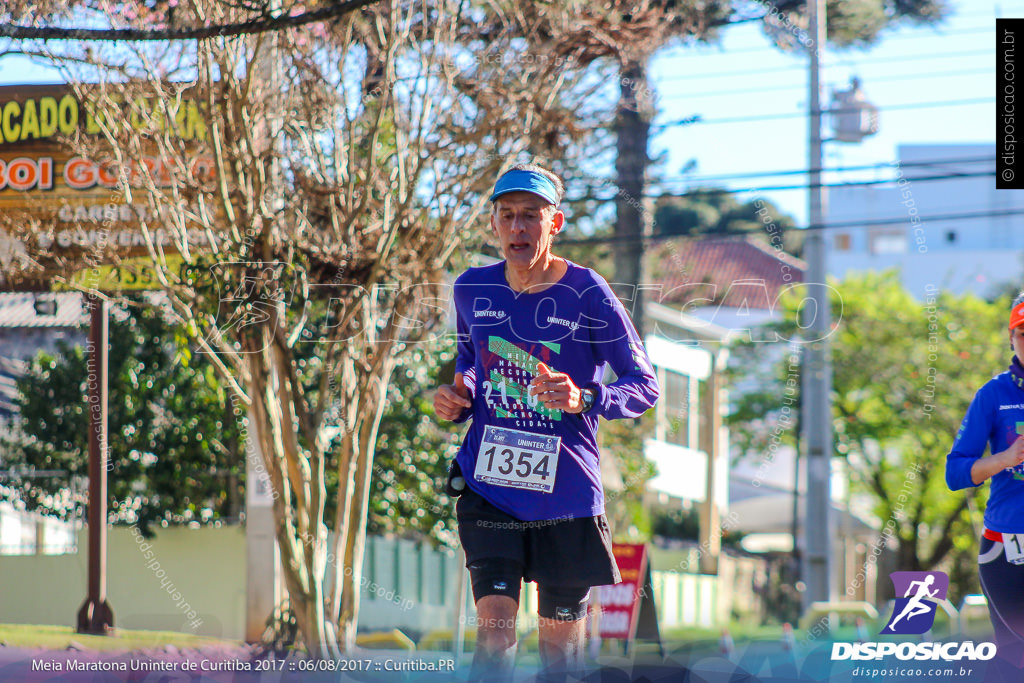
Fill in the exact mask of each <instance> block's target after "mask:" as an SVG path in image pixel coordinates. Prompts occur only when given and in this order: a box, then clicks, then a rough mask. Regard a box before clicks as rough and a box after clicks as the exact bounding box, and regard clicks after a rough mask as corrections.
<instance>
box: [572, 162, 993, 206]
mask: <svg viewBox="0 0 1024 683" xmlns="http://www.w3.org/2000/svg"><path fill="white" fill-rule="evenodd" d="M995 174H996V173H995V171H994V170H993V171H979V172H973V173H949V174H946V175H934V176H923V177H919V178H908V179H907V180H909V181H910V182H912V183H925V182H933V181H937V180H953V179H954V178H984V177H989V176H995ZM894 182H896V181H895V180H894V179H892V178H887V179H884V180H861V181H854V182H847V183H814V184H811V183H803V184H801V185H765V186H761V187H744V188H738V189H733V190H726V189H709V190H701V194H702V195H714V194H742V193H747V192H767V191H773V192H779V191H783V190H806V189H808V188H815V187H829V188H842V187H870V186H872V185H888V184H892V183H894ZM608 184H611V183H608ZM661 196H662V195H649V194H645V195H644V197H645V198H647V199H657V198H659V197H661ZM613 199H615V196H614V195H613V196H611V197H595V196H592V195H585V196H582V197H573V198H572V199H568V200H566V201H573V202H579V201H593V200H597V201H602V202H607V201H612V200H613Z"/></svg>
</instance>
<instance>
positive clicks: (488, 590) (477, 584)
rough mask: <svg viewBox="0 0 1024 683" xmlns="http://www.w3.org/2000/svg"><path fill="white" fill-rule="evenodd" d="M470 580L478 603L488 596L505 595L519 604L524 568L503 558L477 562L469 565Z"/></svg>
mask: <svg viewBox="0 0 1024 683" xmlns="http://www.w3.org/2000/svg"><path fill="white" fill-rule="evenodd" d="M469 578H470V580H471V581H472V582H473V600H474V601H476V602H479V601H480V598H482V597H485V596H487V595H504V596H507V597H510V598H512V599H513V600H515V601H516V602H517V603H518V602H519V589H520V586H521V585H522V581H523V567H522V565H521V564H519V563H518V562H515V561H513V560H508V559H505V558H502V557H495V558H488V559H483V560H476V561H475V562H471V563H470V564H469Z"/></svg>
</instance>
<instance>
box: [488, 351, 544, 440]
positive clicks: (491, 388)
mask: <svg viewBox="0 0 1024 683" xmlns="http://www.w3.org/2000/svg"><path fill="white" fill-rule="evenodd" d="M541 343H542V344H543V345H544V346H546V347H547V348H549V349H550V350H551V351H553V352H554V353H559V351H560V349H561V348H562V345H561V344H557V343H553V342H541ZM487 350H488V351H490V352H491V353H493V354H494V355H495V356H497V357H498V358H499V360H498V362H497V367H492V368H491V374H490V376H489V378H488V379H487V380H486V381H484V383H483V386H482V389H483V391H484V400H485V401H486V402H487V407H488V408H490V409H491V410H493V411H494V414H495V415H496V416H497V417H503V418H509V419H514V420H515V421H516V423H515V426H517V427H534V426H540V425H541V424H542V423H541V418H546V419H548V420H552V421H559V420H561V419H562V411H561V410H550V409H548V408H545V407H544V406H543V405H539V401H538V399H537V397H536V396H530V395H529V394H528V392H527V389H528V388H529V385H530V380H532V379H533V377H534V376H535V375H536V374H537V364H538V363H540V362H541V360H540V359H539V358H537V357H536V356H534V355H532V354H530V353H527V352H526V351H524V350H522V349H521V348H519V347H518V346H516V345H515V344H513V343H512V342H510V341H508V340H506V339H502V338H501V337H494V336H492V337H488V340H487ZM535 423H536V424H535Z"/></svg>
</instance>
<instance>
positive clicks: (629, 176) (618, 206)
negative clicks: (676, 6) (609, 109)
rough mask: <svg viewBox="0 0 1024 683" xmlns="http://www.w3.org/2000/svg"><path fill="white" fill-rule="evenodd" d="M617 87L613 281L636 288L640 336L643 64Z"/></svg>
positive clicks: (630, 67) (645, 224) (628, 68)
mask: <svg viewBox="0 0 1024 683" xmlns="http://www.w3.org/2000/svg"><path fill="white" fill-rule="evenodd" d="M619 87H620V96H619V111H618V116H617V117H616V119H615V133H616V136H617V152H618V154H617V156H616V159H615V173H616V177H617V180H616V184H617V185H618V190H617V192H616V197H615V239H616V245H617V248H616V249H615V282H616V283H618V284H620V285H621V286H625V287H633V288H634V292H635V293H634V294H633V305H632V314H633V324H634V325H635V327H636V328H637V331H639V332H640V333H641V334H643V315H644V312H643V306H644V296H643V286H644V285H646V284H647V280H648V277H647V268H646V264H645V259H644V247H645V244H644V241H643V239H644V237H645V236H648V235H650V234H651V221H649V220H648V213H647V211H646V210H645V208H644V202H645V199H644V194H645V192H646V189H647V183H646V178H645V175H646V171H647V165H648V163H649V161H650V159H649V158H648V156H647V144H648V139H649V137H650V132H651V119H652V118H653V116H654V108H653V102H652V98H651V90H650V87H649V85H648V82H647V65H646V64H645V63H644V62H642V61H638V60H630V61H626V62H625V63H623V64H622V66H621V67H620V69H619ZM627 292H628V290H627ZM620 294H621V292H620Z"/></svg>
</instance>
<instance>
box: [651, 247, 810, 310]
mask: <svg viewBox="0 0 1024 683" xmlns="http://www.w3.org/2000/svg"><path fill="white" fill-rule="evenodd" d="M661 251H662V252H663V253H664V254H665V255H664V257H663V258H661V260H660V261H659V262H658V263H657V264H655V265H654V268H653V272H654V274H655V275H656V276H657V275H659V274H660V275H661V277H660V278H659V279H660V282H661V284H662V285H663V289H662V292H663V293H664V294H663V298H662V301H661V303H663V304H665V305H668V306H671V305H685V304H690V305H691V306H693V305H696V304H697V303H698V301H697V300H698V299H701V298H713V299H714V304H715V305H721V306H727V307H732V308H743V307H749V308H757V309H764V310H768V309H770V308H772V303H773V302H774V301H775V300H776V299H777V298H778V295H779V292H780V291H781V290H783V289H785V288H786V287H788V286H790V285H792V284H794V283H797V282H803V279H804V272H805V271H806V270H807V264H806V263H805V262H804V261H802V260H800V259H798V258H796V257H794V256H791V255H790V254H787V253H786V252H784V251H780V250H777V249H775V248H773V247H772V246H770V245H768V244H765V243H764V242H763V241H760V240H758V239H757V238H755V237H745V236H737V237H703V238H689V239H677V240H672V241H671V242H670V243H668V244H666V245H665V247H663V248H662V250H661ZM762 283H763V287H762ZM701 285H703V286H701ZM707 285H713V287H708V286H707ZM707 304H708V305H712V303H711V302H707Z"/></svg>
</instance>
